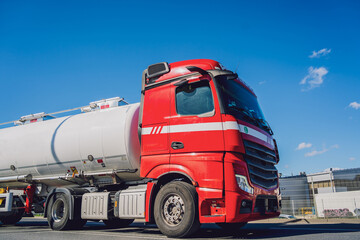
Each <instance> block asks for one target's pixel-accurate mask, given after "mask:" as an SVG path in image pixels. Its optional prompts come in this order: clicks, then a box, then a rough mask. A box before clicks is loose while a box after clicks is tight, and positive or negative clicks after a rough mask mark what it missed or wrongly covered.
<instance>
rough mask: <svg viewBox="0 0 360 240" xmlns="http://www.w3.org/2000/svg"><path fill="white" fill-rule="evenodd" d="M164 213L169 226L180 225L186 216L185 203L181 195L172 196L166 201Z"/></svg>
mask: <svg viewBox="0 0 360 240" xmlns="http://www.w3.org/2000/svg"><path fill="white" fill-rule="evenodd" d="M162 212H163V218H164V220H165V222H166V223H167V224H168V225H170V226H176V225H179V224H180V223H181V220H182V219H183V218H184V214H185V204H184V201H183V200H182V198H181V197H180V196H179V195H177V194H170V195H168V196H167V197H166V198H165V200H164V204H163V211H162Z"/></svg>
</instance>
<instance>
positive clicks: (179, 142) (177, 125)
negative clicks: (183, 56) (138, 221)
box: [139, 59, 280, 226]
mask: <svg viewBox="0 0 360 240" xmlns="http://www.w3.org/2000/svg"><path fill="white" fill-rule="evenodd" d="M272 134H273V133H272V130H271V128H270V126H269V124H268V123H267V122H266V120H265V118H264V116H263V113H262V111H261V109H260V107H259V104H258V102H257V97H256V95H255V94H254V92H253V91H252V89H250V88H249V87H248V86H247V85H246V84H245V83H244V82H243V81H241V80H240V79H239V78H238V76H237V74H236V73H233V72H231V71H228V70H226V69H224V68H223V67H222V66H221V64H219V63H218V62H216V61H213V60H208V59H198V60H189V61H182V62H175V63H171V64H167V63H159V64H154V65H151V66H149V68H148V69H146V70H145V71H144V73H143V83H142V99H141V106H140V117H139V136H140V139H141V169H140V175H141V177H144V178H151V179H155V180H159V182H162V181H164V182H167V181H170V180H174V179H182V180H185V181H187V182H189V183H191V184H192V185H193V186H194V187H195V188H196V192H197V200H198V206H197V211H198V219H199V222H200V223H238V224H244V223H246V222H248V221H252V220H257V219H264V218H271V217H276V216H278V215H279V214H280V212H279V188H278V185H279V184H278V173H277V169H276V168H275V165H276V164H277V163H278V161H279V154H278V150H277V146H276V142H275V140H274V139H273V138H272ZM154 189H155V188H154ZM154 191H158V190H154ZM149 195H156V194H149ZM153 201H154V200H151V199H149V201H147V202H149V204H147V205H148V207H147V209H146V211H147V212H146V220H147V221H151V220H152V216H153V209H152V207H151V206H152V205H151V203H152V202H153ZM228 225H229V224H228ZM228 225H227V226H228Z"/></svg>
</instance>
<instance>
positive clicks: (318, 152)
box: [305, 148, 329, 157]
mask: <svg viewBox="0 0 360 240" xmlns="http://www.w3.org/2000/svg"><path fill="white" fill-rule="evenodd" d="M327 151H329V149H326V148H325V149H323V150H321V151H317V150H313V151H311V152H308V153H305V157H313V156H316V155H320V154H323V153H326V152H327Z"/></svg>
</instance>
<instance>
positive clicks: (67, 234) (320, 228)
mask: <svg viewBox="0 0 360 240" xmlns="http://www.w3.org/2000/svg"><path fill="white" fill-rule="evenodd" d="M165 238H166V236H164V235H162V234H161V232H160V231H159V230H158V229H157V228H156V226H155V225H144V223H141V222H135V223H133V224H131V225H130V226H129V227H127V228H122V229H109V228H106V227H105V225H104V224H103V223H102V222H88V223H87V224H86V225H85V227H84V229H83V230H76V231H61V232H58V231H52V230H51V229H50V228H49V227H48V225H47V221H46V220H45V219H43V218H24V219H23V220H22V221H20V222H19V223H17V224H16V225H15V226H4V225H0V240H12V239H14V240H21V239H26V240H28V239H34V240H35V239H36V240H43V239H44V240H48V239H52V240H53V239H56V240H60V239H76V240H108V239H126V240H132V239H136V240H138V239H149V240H152V239H165ZM215 238H216V239H306V240H311V239H326V240H331V239H336V240H338V239H341V240H347V239H349V240H350V239H351V240H352V239H360V225H359V224H344V223H339V224H306V223H304V224H299V223H287V224H284V223H249V224H248V225H246V227H244V228H243V229H242V230H241V231H240V232H238V233H237V234H235V235H234V234H229V233H226V232H224V231H223V230H221V229H220V228H218V227H217V226H216V225H215V224H204V225H202V227H201V230H200V231H199V232H198V233H197V234H196V235H194V236H193V237H192V238H191V239H215Z"/></svg>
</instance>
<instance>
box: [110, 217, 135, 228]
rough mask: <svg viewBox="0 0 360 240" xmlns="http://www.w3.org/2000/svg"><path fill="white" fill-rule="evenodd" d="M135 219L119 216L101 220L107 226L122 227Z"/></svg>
mask: <svg viewBox="0 0 360 240" xmlns="http://www.w3.org/2000/svg"><path fill="white" fill-rule="evenodd" d="M134 220H135V219H120V218H113V219H109V220H103V222H104V223H105V225H106V226H107V227H109V228H123V227H127V226H129V225H130V224H132V223H133V222H134Z"/></svg>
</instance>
